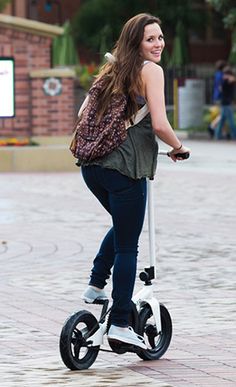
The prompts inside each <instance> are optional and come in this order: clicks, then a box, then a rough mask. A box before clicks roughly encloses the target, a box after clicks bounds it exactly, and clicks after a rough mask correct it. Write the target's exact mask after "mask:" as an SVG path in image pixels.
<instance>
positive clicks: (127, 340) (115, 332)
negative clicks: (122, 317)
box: [107, 325, 147, 349]
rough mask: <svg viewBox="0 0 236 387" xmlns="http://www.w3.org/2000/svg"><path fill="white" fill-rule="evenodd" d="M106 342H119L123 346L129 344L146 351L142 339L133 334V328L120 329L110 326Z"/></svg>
mask: <svg viewBox="0 0 236 387" xmlns="http://www.w3.org/2000/svg"><path fill="white" fill-rule="evenodd" d="M107 337H108V341H119V342H122V343H124V344H131V345H134V346H135V347H139V348H141V349H147V346H146V344H145V341H144V338H143V337H142V336H140V335H137V333H135V332H134V330H133V328H131V327H127V328H121V327H117V326H115V325H111V326H110V328H109V331H108V334H107Z"/></svg>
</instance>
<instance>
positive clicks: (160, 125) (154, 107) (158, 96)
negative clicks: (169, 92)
mask: <svg viewBox="0 0 236 387" xmlns="http://www.w3.org/2000/svg"><path fill="white" fill-rule="evenodd" d="M141 76H142V81H143V85H144V93H145V98H146V100H147V104H148V107H149V111H150V114H151V120H152V127H153V131H154V133H155V134H156V135H157V136H158V137H159V138H160V139H161V140H162V141H164V142H165V143H166V144H168V145H170V146H171V147H172V148H173V150H172V151H171V157H172V156H173V157H172V159H173V160H174V161H176V158H175V157H174V154H175V153H185V152H189V149H187V148H186V147H184V146H183V145H182V144H181V141H180V140H179V139H178V137H177V136H176V134H175V132H174V130H173V129H172V127H171V125H170V123H169V121H168V118H167V115H166V106H165V95H164V74H163V70H162V68H161V67H160V66H158V65H156V64H155V63H152V62H150V63H148V64H146V65H145V66H144V67H143V69H142V73H141Z"/></svg>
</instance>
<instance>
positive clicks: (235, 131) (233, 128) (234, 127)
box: [225, 105, 236, 139]
mask: <svg viewBox="0 0 236 387" xmlns="http://www.w3.org/2000/svg"><path fill="white" fill-rule="evenodd" d="M225 108H226V109H225V112H226V117H227V120H228V123H229V127H230V134H231V138H232V139H236V124H235V121H234V113H233V109H232V107H231V106H230V105H229V106H226V107H225Z"/></svg>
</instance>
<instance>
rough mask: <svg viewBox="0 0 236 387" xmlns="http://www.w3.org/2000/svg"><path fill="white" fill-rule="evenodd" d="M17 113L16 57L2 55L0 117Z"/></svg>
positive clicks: (0, 67)
mask: <svg viewBox="0 0 236 387" xmlns="http://www.w3.org/2000/svg"><path fill="white" fill-rule="evenodd" d="M14 115H15V77H14V59H13V58H6V57H5V58H4V57H0V118H6V117H14Z"/></svg>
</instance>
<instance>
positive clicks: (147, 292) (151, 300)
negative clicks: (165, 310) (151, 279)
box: [132, 287, 161, 332]
mask: <svg viewBox="0 0 236 387" xmlns="http://www.w3.org/2000/svg"><path fill="white" fill-rule="evenodd" d="M132 300H133V302H134V304H135V305H136V307H137V309H141V308H142V307H143V306H144V305H146V304H148V305H149V306H150V308H151V310H152V313H153V317H154V320H155V322H156V327H157V330H158V332H161V310H160V303H159V302H158V300H157V299H156V298H155V297H153V292H152V290H151V289H150V288H148V287H147V288H145V287H144V288H143V289H142V290H140V291H139V292H138V293H137V294H136V295H135V296H134V297H133V299H132Z"/></svg>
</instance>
